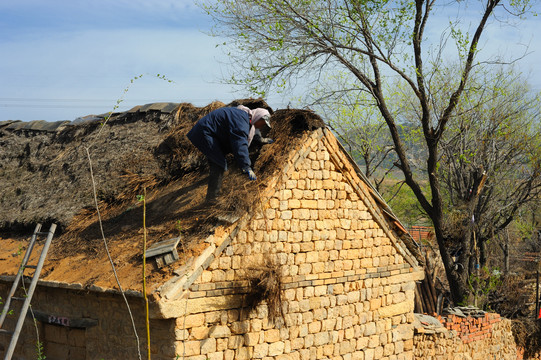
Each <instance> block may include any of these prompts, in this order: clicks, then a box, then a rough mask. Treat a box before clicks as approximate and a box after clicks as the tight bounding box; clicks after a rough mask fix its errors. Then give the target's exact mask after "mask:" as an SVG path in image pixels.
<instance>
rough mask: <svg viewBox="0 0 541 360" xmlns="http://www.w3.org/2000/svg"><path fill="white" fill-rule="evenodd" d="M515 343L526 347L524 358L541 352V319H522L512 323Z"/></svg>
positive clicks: (532, 356)
mask: <svg viewBox="0 0 541 360" xmlns="http://www.w3.org/2000/svg"><path fill="white" fill-rule="evenodd" d="M511 327H512V329H513V336H514V338H515V343H516V344H517V346H520V347H522V348H523V349H524V358H525V359H529V358H534V357H535V355H536V354H538V353H540V352H541V322H540V320H533V319H521V320H513V322H512V323H511Z"/></svg>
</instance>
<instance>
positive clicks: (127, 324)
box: [0, 282, 176, 360]
mask: <svg viewBox="0 0 541 360" xmlns="http://www.w3.org/2000/svg"><path fill="white" fill-rule="evenodd" d="M9 288H11V284H6V283H2V282H0V296H1V297H2V298H3V299H5V296H6V294H7V293H8V290H9ZM128 301H129V303H130V306H131V311H132V314H133V316H134V319H135V323H136V328H137V333H138V336H139V340H140V342H141V354H142V356H143V358H144V357H145V355H146V351H147V350H146V330H145V320H144V306H143V299H142V298H133V297H131V298H130V297H128ZM32 309H33V310H34V311H39V312H43V313H45V314H46V315H47V316H46V317H45V318H44V319H43V321H40V322H38V330H39V333H40V340H41V341H42V342H43V343H44V347H45V355H46V358H47V359H48V360H55V359H70V360H83V359H87V360H90V359H137V358H138V355H137V346H136V344H137V343H136V338H135V335H134V331H133V327H132V323H131V321H130V318H129V313H128V311H127V308H126V305H125V302H124V300H123V299H122V298H121V297H120V295H112V294H105V293H95V292H86V291H73V290H69V289H60V288H45V287H42V286H38V287H37V289H36V292H35V293H34V297H33V299H32ZM85 320H86V321H87V322H90V324H88V323H87V324H85V323H84V322H83V323H82V324H83V326H88V327H86V328H84V327H83V328H81V327H79V326H81V321H85ZM15 321H16V317H15V316H9V317H8V318H7V319H6V324H5V325H6V326H5V327H4V328H5V329H13V327H14V325H13V323H14V322H15ZM93 322H94V323H95V325H92V323H93ZM150 328H151V330H152V333H151V344H152V346H151V352H152V359H160V360H161V359H174V358H175V355H176V354H175V346H174V339H175V321H174V320H155V319H152V320H151V322H150ZM36 339H37V338H36V330H35V327H34V326H33V324H32V321H31V320H30V319H29V318H27V320H26V322H25V325H24V327H23V329H22V331H21V336H20V337H19V341H18V344H17V348H16V351H15V356H14V357H13V359H36V358H37V356H36ZM8 341H9V338H8V337H7V336H6V335H0V344H1V345H2V346H3V347H4V350H0V358H3V355H4V351H5V350H6V349H7V347H8ZM2 346H0V349H1V348H2Z"/></svg>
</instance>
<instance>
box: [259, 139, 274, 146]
mask: <svg viewBox="0 0 541 360" xmlns="http://www.w3.org/2000/svg"><path fill="white" fill-rule="evenodd" d="M273 142H274V140H273V139H271V138H261V144H263V145H267V144H272V143H273Z"/></svg>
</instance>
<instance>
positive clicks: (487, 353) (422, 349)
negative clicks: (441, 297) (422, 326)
mask: <svg viewBox="0 0 541 360" xmlns="http://www.w3.org/2000/svg"><path fill="white" fill-rule="evenodd" d="M438 320H440V322H441V323H442V324H443V325H444V326H445V328H443V329H442V331H440V332H437V333H432V334H427V333H417V334H415V336H414V340H413V343H414V348H415V352H414V354H415V358H416V359H441V360H445V359H449V360H455V359H472V360H476V359H479V360H485V359H502V360H503V359H509V360H518V359H523V356H522V354H523V351H521V350H520V349H519V350H517V346H516V344H515V339H514V337H513V332H512V330H511V321H510V320H508V319H504V318H500V316H499V315H498V314H485V316H484V317H481V318H473V317H467V318H461V317H458V316H456V315H448V316H446V317H443V318H442V317H441V316H440V317H438Z"/></svg>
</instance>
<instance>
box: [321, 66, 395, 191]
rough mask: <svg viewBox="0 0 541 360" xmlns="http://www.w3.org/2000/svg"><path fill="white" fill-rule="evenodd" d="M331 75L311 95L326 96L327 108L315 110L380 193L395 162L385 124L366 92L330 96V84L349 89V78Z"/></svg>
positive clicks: (349, 92) (348, 92) (340, 74)
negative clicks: (326, 120)
mask: <svg viewBox="0 0 541 360" xmlns="http://www.w3.org/2000/svg"><path fill="white" fill-rule="evenodd" d="M330 76H331V77H329V78H327V79H326V80H325V84H322V85H318V87H317V88H316V89H314V90H313V91H312V93H311V96H312V97H313V98H314V99H316V101H317V99H320V98H321V97H322V96H324V97H325V105H326V106H321V105H318V104H312V107H314V108H315V109H316V110H317V111H318V113H319V114H320V115H322V116H323V118H325V119H328V125H329V126H330V127H331V129H332V130H333V131H334V132H335V134H336V135H337V136H338V138H339V139H340V141H341V143H342V144H344V146H345V147H346V149H347V150H348V152H349V153H350V154H351V155H352V156H353V158H354V160H355V161H356V162H357V163H358V164H360V166H361V169H362V171H363V172H364V174H365V175H366V176H367V177H368V178H370V179H371V180H372V181H373V183H374V186H375V187H376V189H377V190H378V191H380V190H381V189H380V187H381V183H382V182H383V180H384V179H385V177H386V175H387V174H389V173H390V172H391V171H392V170H393V168H394V165H393V163H394V161H395V159H396V158H395V157H394V156H393V146H392V140H391V138H390V137H389V134H388V132H387V131H386V125H385V122H384V121H383V119H382V118H381V116H380V114H379V111H378V110H377V108H375V107H374V106H372V105H371V101H370V100H371V99H370V98H368V97H367V96H366V94H365V93H363V92H361V91H358V92H354V91H346V92H343V91H340V92H337V93H334V94H329V93H328V91H327V89H328V88H329V86H328V85H327V84H329V83H331V84H336V83H338V82H343V84H342V85H341V86H340V87H341V88H350V86H348V85H346V82H347V77H346V76H344V74H342V73H336V74H331V75H330Z"/></svg>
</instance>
